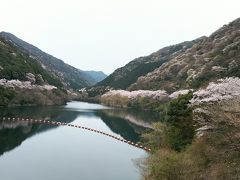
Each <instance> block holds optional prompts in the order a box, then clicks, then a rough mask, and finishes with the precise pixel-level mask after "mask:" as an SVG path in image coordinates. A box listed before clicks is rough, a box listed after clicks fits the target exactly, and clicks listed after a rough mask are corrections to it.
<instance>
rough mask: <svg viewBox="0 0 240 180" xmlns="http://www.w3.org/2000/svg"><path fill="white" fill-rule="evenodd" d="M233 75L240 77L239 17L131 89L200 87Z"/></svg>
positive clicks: (140, 80)
mask: <svg viewBox="0 0 240 180" xmlns="http://www.w3.org/2000/svg"><path fill="white" fill-rule="evenodd" d="M230 76H236V77H240V18H238V19H236V20H235V21H233V22H231V23H229V24H228V25H224V26H223V27H222V28H220V29H219V30H217V31H216V32H214V33H213V34H212V35H210V36H209V37H205V38H204V39H203V40H202V41H199V42H197V43H196V44H195V45H194V46H192V47H191V48H190V49H188V50H186V51H184V52H182V53H180V54H178V55H177V56H175V57H174V58H172V59H170V60H169V61H168V62H167V63H165V64H164V65H162V66H160V67H159V68H157V69H155V70H154V71H153V72H150V73H149V74H147V75H146V76H142V77H139V78H138V80H137V82H136V83H134V84H132V85H131V86H130V88H129V89H131V90H134V89H165V90H168V91H174V90H177V89H179V88H198V87H201V86H204V85H206V84H207V83H208V82H210V81H214V80H216V79H219V78H223V77H230Z"/></svg>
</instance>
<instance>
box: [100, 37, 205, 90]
mask: <svg viewBox="0 0 240 180" xmlns="http://www.w3.org/2000/svg"><path fill="white" fill-rule="evenodd" d="M202 38H203V37H202ZM202 38H198V39H196V40H193V41H185V42H182V43H179V44H176V45H172V46H168V47H164V48H162V49H160V50H159V51H157V52H154V53H152V54H151V55H149V56H144V57H139V58H136V59H134V60H133V61H131V62H129V63H128V64H126V65H125V66H124V67H121V68H118V69H117V70H115V71H114V72H113V73H112V74H110V75H109V76H108V77H107V78H105V79H104V80H103V81H101V82H99V83H98V84H97V85H96V86H110V87H114V88H121V89H127V88H128V87H129V86H130V85H131V84H133V83H135V82H136V81H137V79H138V78H139V77H140V76H145V75H146V74H147V73H149V72H152V71H153V70H154V69H156V68H158V67H159V66H161V65H162V64H164V63H165V62H167V61H168V60H170V59H171V58H173V57H174V56H176V55H178V54H180V53H182V52H184V51H186V50H187V49H188V48H190V47H192V46H193V45H194V44H195V43H196V42H199V41H201V40H202Z"/></svg>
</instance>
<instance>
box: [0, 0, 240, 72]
mask: <svg viewBox="0 0 240 180" xmlns="http://www.w3.org/2000/svg"><path fill="white" fill-rule="evenodd" d="M0 6H1V11H0V20H1V21H0V31H7V32H10V33H12V34H14V35H16V36H18V37H19V38H21V39H23V40H25V41H27V42H29V43H31V44H33V45H35V46H37V47H39V48H40V49H42V50H43V51H45V52H47V53H49V54H51V55H54V56H55V57H57V58H60V59H62V60H63V61H65V62H66V63H68V64H70V65H73V66H74V67H77V68H79V69H82V70H102V71H104V72H105V73H107V74H109V73H111V72H113V71H114V70H115V69H116V68H119V67H121V66H123V65H125V64H126V63H128V62H129V61H131V60H133V59H134V58H137V57H139V56H145V55H148V54H150V53H152V52H154V51H157V50H159V49H161V48H162V47H164V46H168V45H172V44H176V43H180V42H182V41H186V40H193V39H195V38H198V37H200V36H203V35H207V36H208V35H210V34H211V33H212V32H214V31H215V30H217V29H218V28H220V27H221V26H223V25H224V24H227V23H229V22H230V21H232V20H234V19H236V18H238V17H240V11H239V7H240V1H239V0H202V1H196V0H181V1H180V0H166V1H162V0H41V1H40V0H38V1H36V0H21V1H19V0H1V2H0Z"/></svg>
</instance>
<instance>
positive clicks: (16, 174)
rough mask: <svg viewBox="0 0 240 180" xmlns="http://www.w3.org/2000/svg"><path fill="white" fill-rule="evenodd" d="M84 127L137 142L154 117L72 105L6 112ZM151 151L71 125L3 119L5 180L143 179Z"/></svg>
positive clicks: (0, 112) (0, 140) (0, 137)
mask: <svg viewBox="0 0 240 180" xmlns="http://www.w3.org/2000/svg"><path fill="white" fill-rule="evenodd" d="M3 116H5V117H23V118H24V117H28V118H35V119H40V118H41V119H46V120H55V121H62V122H68V123H73V124H79V125H82V126H88V127H91V128H96V129H98V130H101V131H105V132H108V133H111V134H113V135H116V136H119V137H123V138H126V139H129V140H132V141H135V142H137V141H138V140H139V134H140V133H141V132H142V131H143V130H145V128H146V127H149V124H150V122H151V121H154V117H152V116H151V115H150V114H146V113H141V112H134V111H126V110H119V109H110V108H108V107H104V106H101V105H98V104H89V103H83V102H71V103H68V105H66V106H61V107H44V108H43V107H41V108H40V107H18V108H7V109H0V117H3ZM146 155H147V154H146V152H145V151H143V150H141V149H138V148H136V147H133V146H129V145H128V144H125V143H122V142H118V141H115V140H113V139H111V138H109V137H105V136H101V135H99V134H96V133H93V132H89V131H84V130H81V129H76V128H70V127H64V126H63V127H54V126H48V125H37V124H35V125H31V124H27V123H17V124H16V123H14V124H13V123H8V122H4V121H1V120H0V179H1V180H19V179H20V180H71V179H74V180H75V179H77V180H79V179H83V180H128V179H129V180H138V179H140V172H139V170H138V168H137V166H136V161H138V160H139V159H141V158H144V157H146Z"/></svg>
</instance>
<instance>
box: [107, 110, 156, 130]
mask: <svg viewBox="0 0 240 180" xmlns="http://www.w3.org/2000/svg"><path fill="white" fill-rule="evenodd" d="M102 112H104V113H105V114H107V115H108V116H112V117H119V118H122V119H125V120H126V121H129V122H130V123H131V124H135V125H137V126H142V127H145V128H150V129H151V128H152V126H151V124H152V123H153V122H156V121H158V118H157V115H156V114H154V113H150V112H142V111H135V110H128V109H107V110H102Z"/></svg>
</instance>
